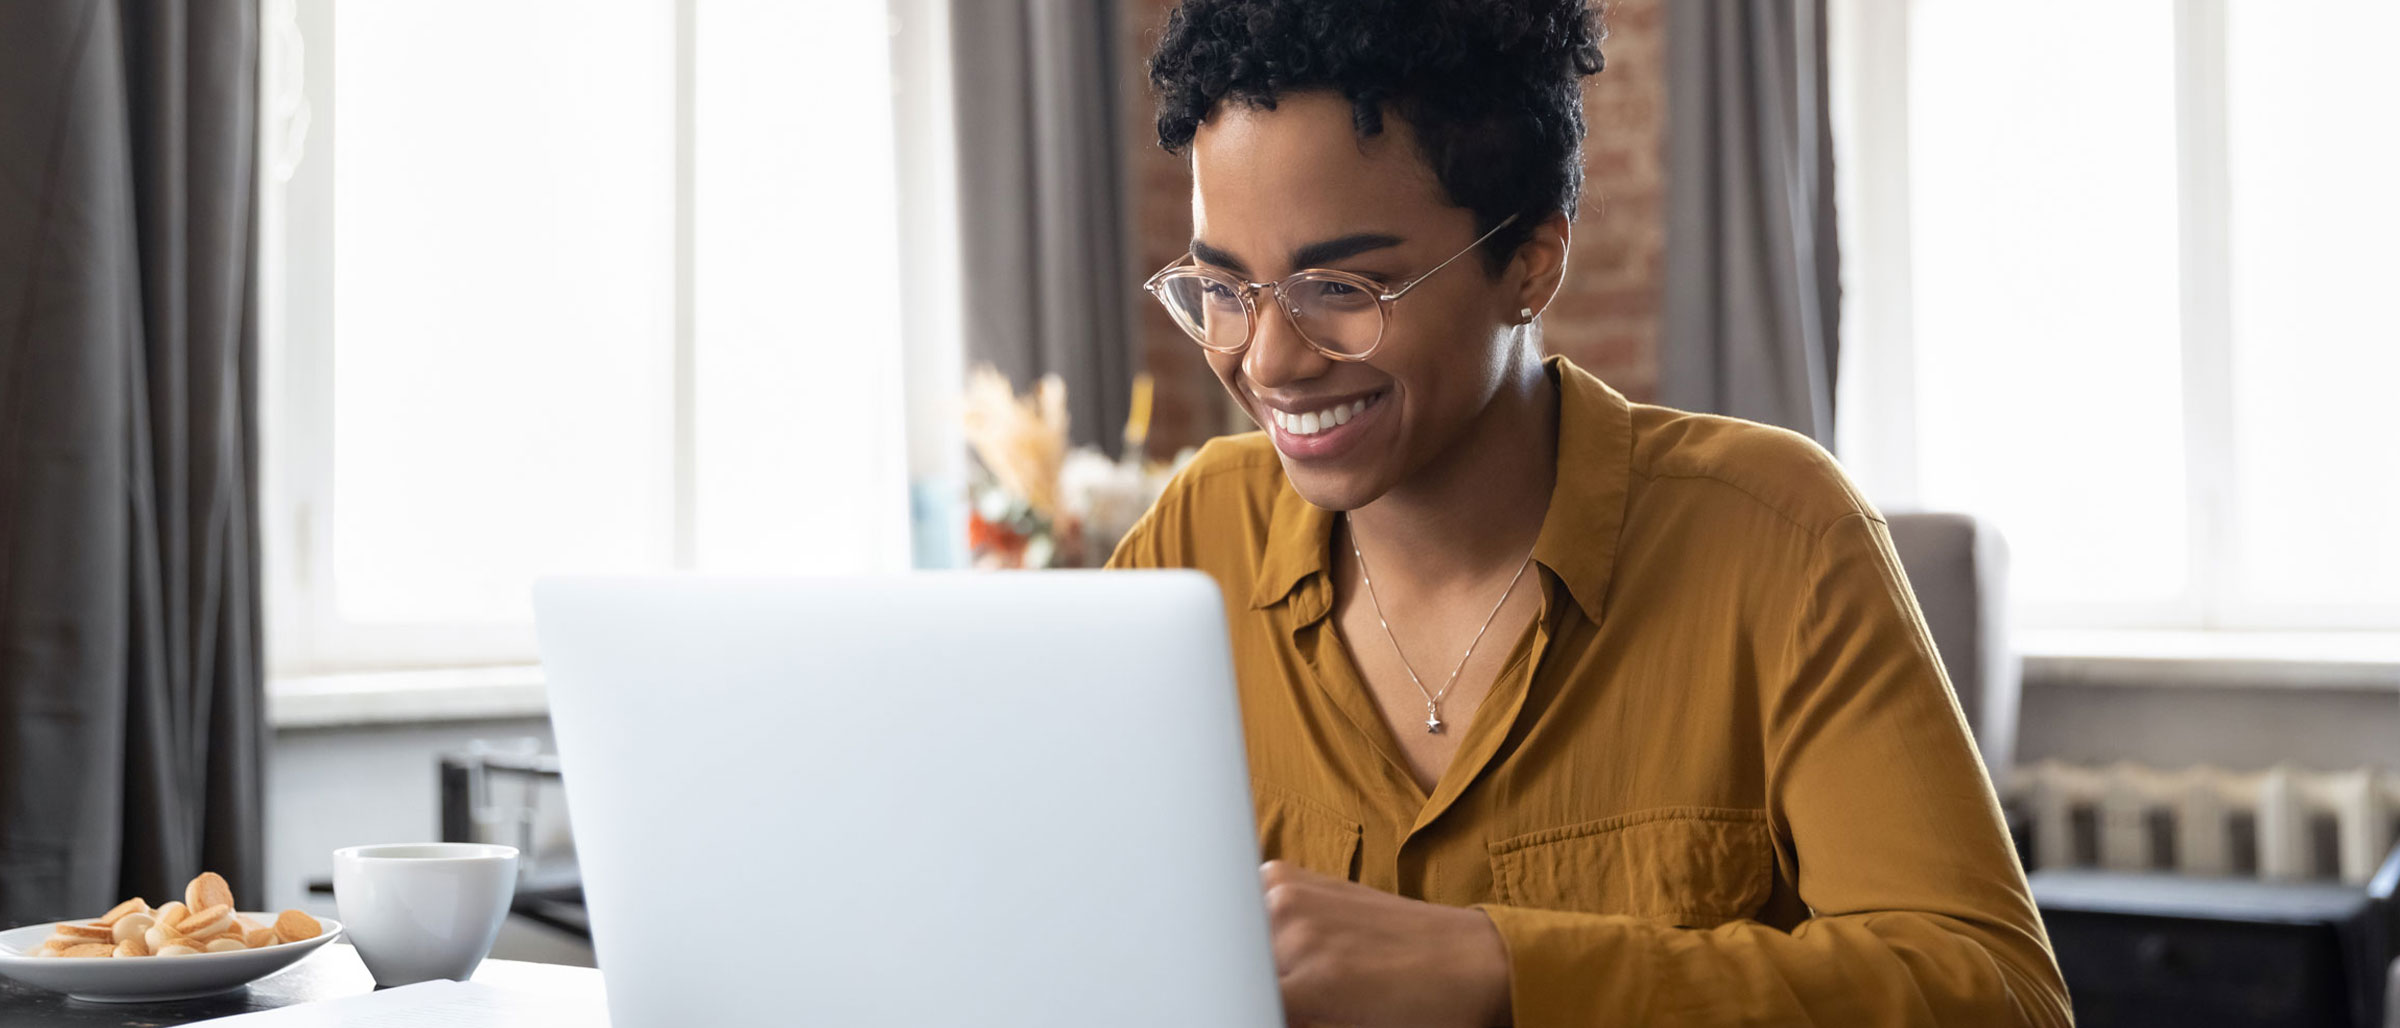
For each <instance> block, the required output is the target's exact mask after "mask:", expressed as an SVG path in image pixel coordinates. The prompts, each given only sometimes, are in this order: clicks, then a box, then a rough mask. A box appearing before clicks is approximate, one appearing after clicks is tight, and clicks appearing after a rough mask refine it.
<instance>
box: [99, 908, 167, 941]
mask: <svg viewBox="0 0 2400 1028" xmlns="http://www.w3.org/2000/svg"><path fill="white" fill-rule="evenodd" d="M157 925H158V919H157V918H154V917H151V916H150V915H148V914H127V915H125V916H124V917H121V918H118V919H117V923H116V925H115V927H112V928H110V929H109V932H110V933H111V935H110V937H111V939H112V940H113V941H116V942H124V941H125V940H127V939H139V938H142V937H143V936H145V935H147V934H148V933H149V931H150V929H152V928H154V927H157Z"/></svg>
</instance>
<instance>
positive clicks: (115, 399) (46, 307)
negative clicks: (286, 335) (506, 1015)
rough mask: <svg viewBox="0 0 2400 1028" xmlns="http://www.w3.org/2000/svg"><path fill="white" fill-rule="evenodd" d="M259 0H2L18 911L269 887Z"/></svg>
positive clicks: (0, 332)
mask: <svg viewBox="0 0 2400 1028" xmlns="http://www.w3.org/2000/svg"><path fill="white" fill-rule="evenodd" d="M257 78H258V23H257V14H256V4H255V2H254V0H189V2H179V3H149V2H144V0H122V2H105V0H102V2H75V0H16V2H9V3H0V923H9V924H15V923H21V922H26V921H33V920H48V919H55V918H63V917H75V916H88V915H96V914H98V913H100V912H101V911H103V910H106V909H108V907H109V906H110V905H111V904H114V903H115V902H117V901H118V900H120V899H123V898H125V897H127V896H132V895H140V896H144V897H147V898H149V899H150V900H151V901H152V902H154V903H156V902H164V901H165V900H166V899H167V898H169V897H175V896H180V895H182V890H183V885H184V883H185V882H186V881H187V880H188V879H189V878H190V877H191V876H193V875H195V874H197V873H199V872H200V871H201V870H203V869H207V870H213V871H217V872H219V873H221V874H223V875H225V876H226V878H227V879H229V880H230V881H231V883H232V885H233V887H234V890H235V892H236V894H237V895H239V896H248V897H251V898H253V899H263V898H264V896H265V883H264V881H263V880H262V874H261V869H260V865H261V862H262V855H263V843H264V840H263V839H262V837H261V826H260V807H261V801H262V789H261V771H262V766H261V765H262V761H263V757H264V754H263V748H264V742H265V725H264V720H263V705H262V696H261V689H262V686H261V675H260V668H259V630H260V628H259V622H260V616H259V593H258V581H259V576H258V521H257V515H256V506H255V499H254V497H255V489H256V479H255V474H254V469H255V468H256V466H257V462H256V454H257V447H258V441H257V436H256V426H257V418H256V415H255V401H254V397H255V394H256V360H255V358H256V350H257V347H256V340H257V330H256V320H255V319H256V314H257V311H256V308H255V304H254V301H253V281H254V274H253V266H254V265H253V261H254V257H253V255H254V253H255V249H256V247H255V240H256V229H255V221H254V210H253V202H252V201H253V196H254V193H255V189H254V183H255V176H256V170H255V167H254V163H255V162H254V160H253V153H254V150H255V146H256V137H257V125H256V120H257V119H256V110H257V103H256V95H257Z"/></svg>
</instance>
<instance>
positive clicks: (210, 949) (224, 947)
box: [201, 938, 248, 953]
mask: <svg viewBox="0 0 2400 1028" xmlns="http://www.w3.org/2000/svg"><path fill="white" fill-rule="evenodd" d="M247 948H248V947H246V946H243V945H242V940H240V939H229V938H215V939H210V940H208V945H206V946H204V947H201V950H202V952H206V953H231V952H233V951H234V950H237V949H247Z"/></svg>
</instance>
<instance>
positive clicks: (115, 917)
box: [94, 896, 150, 927]
mask: <svg viewBox="0 0 2400 1028" xmlns="http://www.w3.org/2000/svg"><path fill="white" fill-rule="evenodd" d="M149 912H150V903H149V901H148V900H145V899H143V898H141V897H140V896H135V897H134V898H132V899H129V900H126V901H125V902H123V903H119V904H117V905H116V906H113V907H110V908H109V909H108V913H106V914H102V915H100V920H98V921H96V922H94V923H95V924H102V925H107V926H110V927H115V926H116V923H117V922H119V921H122V920H124V919H125V918H127V917H129V916H131V915H134V914H147V913H149Z"/></svg>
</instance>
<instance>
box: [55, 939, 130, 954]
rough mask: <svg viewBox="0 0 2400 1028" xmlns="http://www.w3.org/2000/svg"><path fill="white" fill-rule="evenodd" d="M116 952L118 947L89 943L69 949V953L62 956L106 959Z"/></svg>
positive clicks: (103, 943)
mask: <svg viewBox="0 0 2400 1028" xmlns="http://www.w3.org/2000/svg"><path fill="white" fill-rule="evenodd" d="M116 951H117V947H115V946H114V945H111V944H109V943H105V942H87V943H84V944H82V945H80V946H69V947H67V951H66V952H65V953H64V954H62V955H63V956H70V957H105V956H108V955H109V954H111V953H115V952H116Z"/></svg>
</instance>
